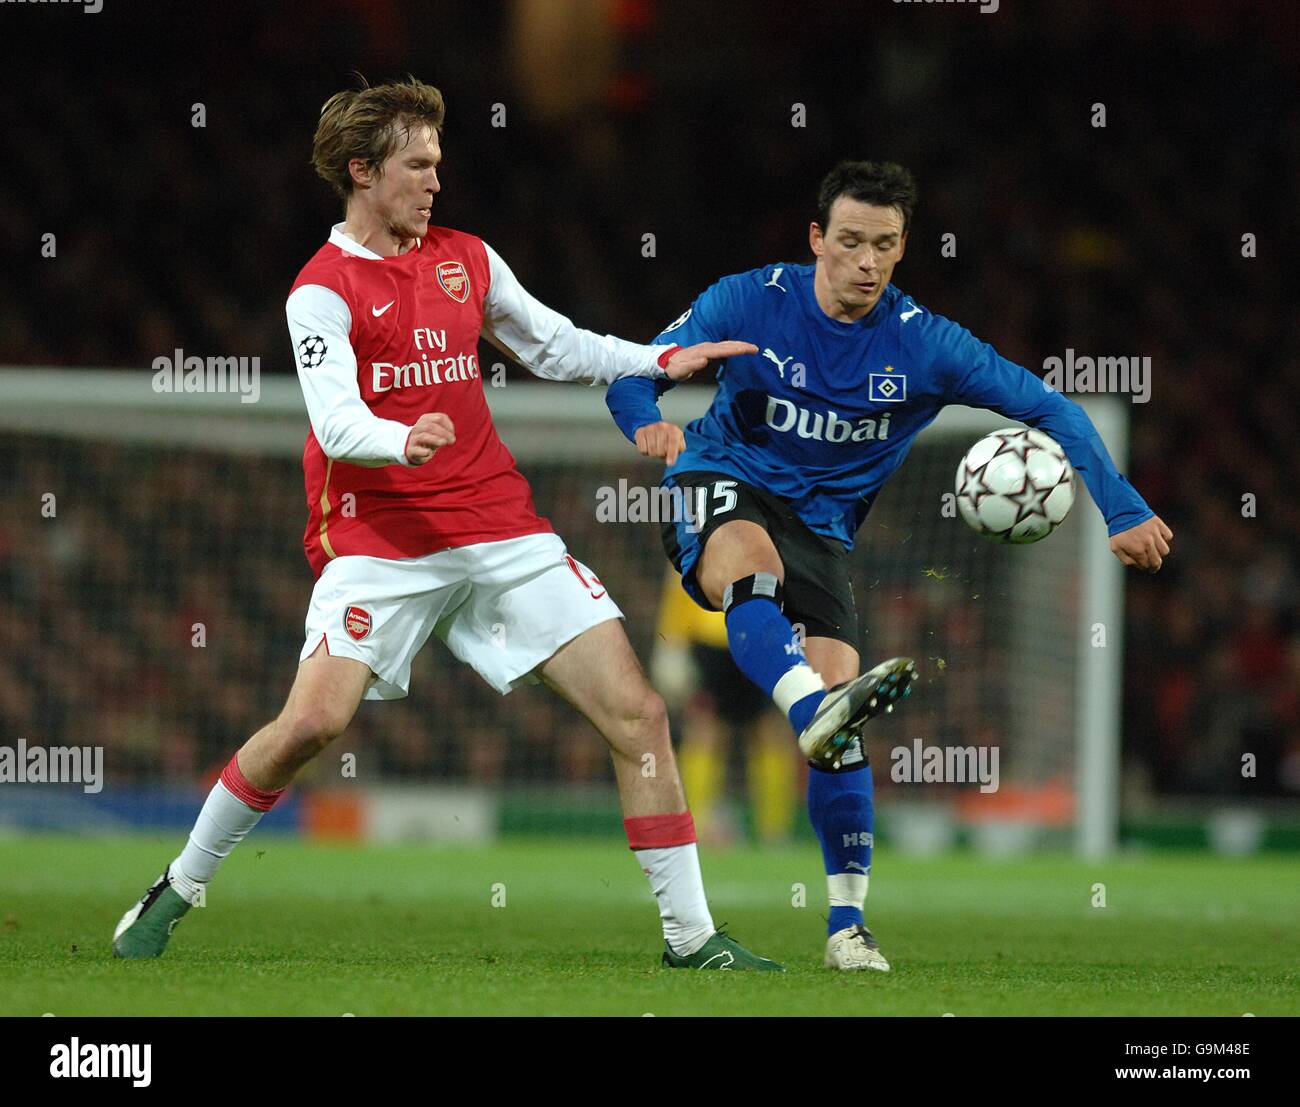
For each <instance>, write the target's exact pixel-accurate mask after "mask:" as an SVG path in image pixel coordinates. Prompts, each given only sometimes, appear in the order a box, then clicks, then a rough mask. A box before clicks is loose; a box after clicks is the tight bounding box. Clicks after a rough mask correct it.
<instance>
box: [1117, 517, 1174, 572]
mask: <svg viewBox="0 0 1300 1107" xmlns="http://www.w3.org/2000/svg"><path fill="white" fill-rule="evenodd" d="M1173 538H1174V532H1173V531H1171V530H1170V529H1169V528H1168V527H1167V526H1165V524H1164V523H1163V522H1162V521H1161V520H1160V517H1159V516H1158V515H1153V516H1152V517H1151V518H1150V519H1148V520H1147V521H1146V522H1145V523H1139V524H1138V525H1137V526H1135V527H1129V529H1128V530H1122V531H1120V532H1119V534H1117V535H1115V537H1114V538H1112V539H1111V540H1110V552H1111V553H1113V554H1114V555H1115V556H1116V557H1118V558H1119V559H1120V561H1121V562H1123V563H1124V564H1125V565H1135V566H1137V568H1139V569H1144V570H1145V571H1146V572H1148V573H1156V572H1159V571H1160V566H1161V565H1163V564H1164V559H1165V558H1166V557H1168V556H1169V543H1170V542H1172V541H1173Z"/></svg>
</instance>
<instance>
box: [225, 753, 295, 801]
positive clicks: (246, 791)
mask: <svg viewBox="0 0 1300 1107" xmlns="http://www.w3.org/2000/svg"><path fill="white" fill-rule="evenodd" d="M221 783H222V784H224V785H225V786H226V790H227V791H228V792H229V793H230V794H231V795H232V796H234V797H235V799H237V800H239V801H240V802H241V803H246V804H248V806H249V807H251V808H252V809H253V810H254V811H270V810H271V808H272V807H274V806H275V801H276V800H278V799H279V798H280V797H281V796H282V795H284V789H283V788H280V789H279V790H278V791H275V792H264V791H262V789H261V788H254V787H253V786H252V785H251V784H249V783H248V778H247V777H245V776H244V774H243V772H242V771H241V770H240V768H239V754H235V756H234V757H232V758H231V759H230V764H229V765H227V766H226V767H225V769H223V770H222V773H221Z"/></svg>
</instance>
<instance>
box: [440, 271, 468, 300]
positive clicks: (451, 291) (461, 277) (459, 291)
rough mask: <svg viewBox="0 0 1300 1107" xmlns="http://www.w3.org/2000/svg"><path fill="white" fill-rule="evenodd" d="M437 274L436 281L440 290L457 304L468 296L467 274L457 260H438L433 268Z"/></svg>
mask: <svg viewBox="0 0 1300 1107" xmlns="http://www.w3.org/2000/svg"><path fill="white" fill-rule="evenodd" d="M434 271H435V272H436V273H437V274H438V283H439V284H440V285H442V290H443V291H444V292H445V293H447V295H448V296H450V297H451V298H452V299H453V300H455V301H456V303H458V304H463V303H464V302H465V301H466V300H467V299H468V298H469V274H468V273H466V272H465V266H464V264H463V263H461V262H459V261H440V262H438V265H437V268H436V269H435V270H434Z"/></svg>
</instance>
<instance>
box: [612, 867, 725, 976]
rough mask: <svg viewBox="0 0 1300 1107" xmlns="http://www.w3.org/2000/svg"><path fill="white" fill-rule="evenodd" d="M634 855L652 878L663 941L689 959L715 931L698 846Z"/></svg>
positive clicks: (651, 886)
mask: <svg viewBox="0 0 1300 1107" xmlns="http://www.w3.org/2000/svg"><path fill="white" fill-rule="evenodd" d="M632 852H633V853H634V854H635V855H636V859H637V862H638V864H640V866H641V871H642V872H643V873H645V874H646V876H648V877H649V878H650V890H651V891H652V892H654V894H655V899H657V900H658V901H659V921H660V922H661V923H663V928H664V941H665V942H667V943H668V945H669V947H670V948H671V949H672V951H673V952H674V953H676V954H677V955H678V956H679V957H689V956H690V955H691V954H692V953H694V952H695V951H696V950H698V949H699V948H700V947H701V946H702V945H704V943H705V942H707V941H708V940H709V939H710V938H711V937H712V936H713V932H714V930H715V929H716V928H715V927H714V925H713V916H712V915H710V914H709V905H708V903H707V901H706V900H705V898H704V878H703V877H702V876H701V875H700V854H699V851H698V850H697V849H696V848H695V843H694V842H691V843H689V844H688V845H684V846H664V847H662V848H660V849H637V850H633V851H632Z"/></svg>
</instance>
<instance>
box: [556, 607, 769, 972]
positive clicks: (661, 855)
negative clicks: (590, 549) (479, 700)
mask: <svg viewBox="0 0 1300 1107" xmlns="http://www.w3.org/2000/svg"><path fill="white" fill-rule="evenodd" d="M538 675H540V676H541V678H542V679H543V680H544V681H545V682H546V684H547V685H548V686H550V687H551V688H552V689H554V690H555V691H556V692H558V693H559V694H560V695H561V696H563V697H564V698H565V699H567V700H568V701H569V702H570V703H571V704H573V706H574V707H576V708H577V709H578V710H579V711H581V712H582V714H583V715H585V716H586V717H587V718H588V719H589V720H590V721H591V723H592V724H593V725H594V726H595V727H596V729H597V730H599V731H600V732H601V734H602V735H603V736H604V738H605V741H606V742H607V743H608V744H609V748H610V754H611V756H612V757H613V760H614V774H615V777H616V778H617V780H618V792H619V799H620V800H621V802H622V805H623V825H624V828H625V829H626V831H627V836H628V843H629V845H630V846H631V847H632V850H633V851H634V852H635V854H636V858H637V861H638V862H639V863H640V865H641V868H642V870H643V871H644V872H645V874H646V875H647V876H648V877H649V879H650V886H651V888H652V890H653V891H654V894H655V898H656V899H657V900H658V903H659V916H660V919H661V921H662V923H663V931H664V942H665V944H666V945H667V947H668V948H667V951H666V952H665V954H664V963H665V964H666V965H668V966H670V967H673V968H717V969H724V968H725V969H758V970H765V971H780V970H781V966H780V965H777V964H776V963H775V962H773V961H768V960H766V959H765V958H762V957H757V956H755V955H754V954H752V953H750V952H749V951H748V950H746V949H745V948H744V947H742V946H740V945H739V944H738V943H737V942H736V941H735V940H734V939H732V938H730V937H729V936H728V935H726V934H725V933H722V932H719V931H717V930H715V928H714V925H713V919H712V917H711V915H710V914H709V908H708V903H707V902H706V900H705V896H704V883H703V878H702V876H701V873H700V861H699V854H698V851H697V849H696V842H695V826H694V823H693V821H692V819H691V813H690V811H689V810H688V809H687V806H686V797H685V795H684V793H683V791H682V784H681V779H680V777H679V776H678V772H677V762H676V759H675V758H674V756H673V747H672V742H671V740H670V738H669V732H668V716H667V712H666V711H665V709H664V703H663V700H662V699H661V698H660V696H659V694H658V693H657V692H655V691H654V689H653V688H651V687H650V685H649V683H648V682H647V680H646V678H645V675H644V673H643V672H642V671H641V666H640V664H639V663H638V661H637V659H636V655H635V654H634V653H633V651H632V647H631V645H630V644H629V642H628V640H627V635H626V634H625V633H624V632H623V627H622V624H621V623H619V622H618V621H617V620H615V619H611V620H608V621H606V622H602V623H598V624H596V625H595V626H593V627H591V628H590V629H589V630H586V631H584V632H583V633H582V634H580V635H578V636H577V637H576V638H574V639H572V640H571V641H570V642H568V643H567V644H565V645H564V646H561V647H560V649H559V650H557V651H556V653H555V654H554V655H553V656H552V657H551V658H550V659H549V660H548V661H546V662H544V663H543V664H542V665H541V666H540V667H539V669H538Z"/></svg>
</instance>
